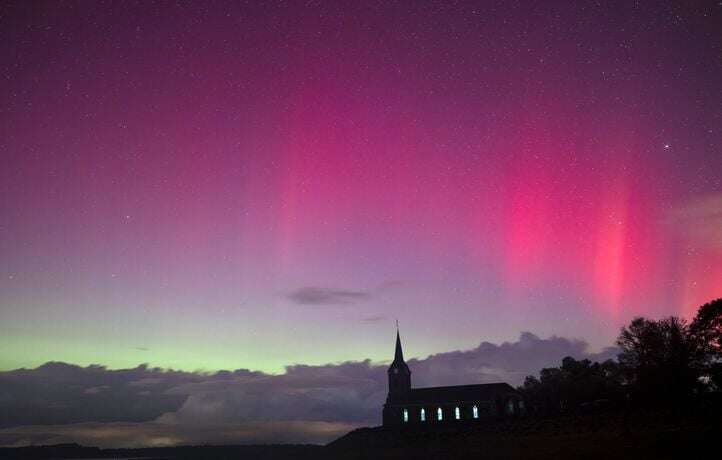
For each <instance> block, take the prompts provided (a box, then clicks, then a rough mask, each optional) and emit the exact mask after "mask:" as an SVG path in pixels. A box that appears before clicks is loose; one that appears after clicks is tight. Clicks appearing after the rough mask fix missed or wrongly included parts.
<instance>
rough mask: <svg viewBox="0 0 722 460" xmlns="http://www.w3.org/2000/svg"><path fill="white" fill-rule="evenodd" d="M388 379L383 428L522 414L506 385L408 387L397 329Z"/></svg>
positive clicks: (518, 400)
mask: <svg viewBox="0 0 722 460" xmlns="http://www.w3.org/2000/svg"><path fill="white" fill-rule="evenodd" d="M388 378H389V394H388V397H387V398H386V404H384V410H383V424H384V426H403V425H418V424H432V423H452V422H453V423H460V422H475V421H481V420H490V419H500V418H510V417H516V416H519V415H522V414H523V413H524V401H523V400H522V397H521V394H520V393H519V392H518V391H517V390H515V389H514V388H513V387H512V386H511V385H509V384H508V383H485V384H476V385H458V386H446V387H430V388H411V370H410V369H409V366H408V365H407V364H406V362H405V361H404V353H403V350H402V349H401V337H400V336H399V331H398V328H397V330H396V352H395V354H394V361H393V362H392V363H391V365H390V366H389V369H388Z"/></svg>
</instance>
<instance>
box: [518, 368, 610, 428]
mask: <svg viewBox="0 0 722 460" xmlns="http://www.w3.org/2000/svg"><path fill="white" fill-rule="evenodd" d="M621 384H622V381H621V373H620V372H619V365H618V364H617V363H616V362H614V361H611V360H608V361H605V362H603V363H601V364H600V363H597V362H595V363H592V362H591V361H589V360H588V359H583V360H581V361H577V360H575V359H574V358H571V357H566V358H564V359H563V360H562V364H561V366H560V367H551V368H544V369H542V370H541V372H540V373H539V378H538V379H537V378H536V377H533V376H528V377H527V378H526V380H525V381H524V385H523V386H522V387H521V388H520V391H521V392H522V393H523V394H524V396H525V399H526V401H527V403H528V404H529V405H530V406H531V408H532V410H534V411H536V412H537V413H539V414H542V415H550V414H557V413H560V412H570V411H575V410H577V409H579V408H580V407H581V406H582V405H583V404H585V403H592V402H594V401H598V400H618V399H621V395H622V391H621Z"/></svg>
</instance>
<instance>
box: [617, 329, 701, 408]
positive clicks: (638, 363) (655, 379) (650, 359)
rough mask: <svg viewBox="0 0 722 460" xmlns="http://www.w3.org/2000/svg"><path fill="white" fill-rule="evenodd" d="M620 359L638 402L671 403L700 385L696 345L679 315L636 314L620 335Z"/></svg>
mask: <svg viewBox="0 0 722 460" xmlns="http://www.w3.org/2000/svg"><path fill="white" fill-rule="evenodd" d="M617 345H618V346H619V347H620V348H621V353H619V356H618V359H619V364H620V366H621V369H622V373H623V375H624V377H625V381H626V382H625V383H626V384H627V386H628V389H629V390H630V394H631V396H632V397H633V398H634V399H635V400H637V401H639V402H645V401H648V402H655V403H657V404H658V403H659V402H660V401H664V403H665V404H666V403H671V402H675V401H679V400H681V399H683V398H686V397H688V396H690V395H691V394H692V393H693V392H694V391H695V390H697V389H698V387H699V381H698V377H699V372H698V369H697V366H695V358H696V356H697V352H696V347H695V345H694V343H693V342H692V341H691V340H690V335H689V328H688V326H687V324H686V322H685V321H684V320H682V319H680V318H676V317H673V316H671V317H669V318H664V319H661V320H659V321H654V320H648V319H645V318H635V319H634V320H632V322H631V323H630V324H629V326H628V327H624V328H622V331H621V334H620V335H619V338H618V339H617Z"/></svg>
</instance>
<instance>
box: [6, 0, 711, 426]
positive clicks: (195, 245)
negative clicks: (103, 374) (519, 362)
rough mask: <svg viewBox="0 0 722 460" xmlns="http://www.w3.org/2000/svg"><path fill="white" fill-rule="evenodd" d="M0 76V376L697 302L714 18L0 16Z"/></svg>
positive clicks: (238, 9)
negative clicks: (57, 366) (56, 364)
mask: <svg viewBox="0 0 722 460" xmlns="http://www.w3.org/2000/svg"><path fill="white" fill-rule="evenodd" d="M0 88H1V89H0V159H1V162H0V370H4V371H7V370H11V369H16V368H20V367H27V368H33V367H36V366H38V365H40V364H42V363H45V362H47V361H62V362H65V363H69V364H74V365H81V366H87V365H89V364H100V365H103V366H107V367H108V368H111V369H119V368H132V367H135V366H137V365H139V364H141V363H149V364H150V365H151V366H159V367H162V368H174V369H179V370H183V371H194V370H205V371H217V370H221V369H238V368H245V369H250V370H252V371H262V372H265V373H276V374H278V373H282V372H284V366H286V365H291V364H296V363H301V364H315V365H321V364H326V363H339V362H342V361H361V360H363V359H366V358H369V359H371V360H372V362H381V361H384V360H389V359H390V358H391V357H392V356H391V355H392V351H393V340H394V334H395V326H394V320H395V319H396V318H398V320H399V323H400V325H401V330H402V335H403V338H404V345H405V352H406V354H407V356H411V357H417V358H423V357H426V356H427V355H429V354H432V353H439V352H445V351H452V350H470V349H474V348H475V347H477V346H478V345H479V343H480V342H482V341H489V342H491V343H501V342H504V341H509V342H510V343H511V342H514V341H517V340H520V341H523V340H524V337H527V338H529V337H528V336H522V337H521V339H520V333H521V332H522V331H530V332H532V333H534V334H536V336H537V338H538V337H550V336H552V335H557V336H560V337H568V338H570V339H583V340H584V341H586V342H587V343H588V344H589V350H590V352H594V351H598V350H601V349H602V348H604V347H606V346H609V345H612V344H613V343H614V339H615V337H616V336H617V334H618V332H619V328H620V326H622V325H623V324H625V323H626V322H628V321H629V320H630V319H631V318H632V317H634V316H638V315H644V316H648V317H652V318H658V317H661V316H665V315H679V316H683V317H687V318H689V317H690V316H691V315H692V314H693V313H694V311H695V310H696V307H697V306H699V305H700V304H702V303H704V302H706V301H709V300H711V299H713V298H716V297H719V296H720V294H721V293H722V292H721V291H722V3H720V2H719V1H710V2H702V1H690V2H664V1H649V2H632V1H620V2H585V1H579V2H568V3H567V2H547V1H539V2H534V1H521V2H516V1H508V0H504V1H499V2H492V1H488V2H357V1H349V2H313V1H311V2H260V1H250V2H214V1H207V2H181V3H180V4H176V3H175V2H146V1H142V2H103V1H97V2H41V1H33V2H29V1H18V2H4V3H3V4H2V6H0ZM532 337H534V336H532ZM539 340H542V339H539ZM514 343H516V342H514ZM189 375H194V374H189ZM462 383H463V382H462ZM379 413H380V409H379Z"/></svg>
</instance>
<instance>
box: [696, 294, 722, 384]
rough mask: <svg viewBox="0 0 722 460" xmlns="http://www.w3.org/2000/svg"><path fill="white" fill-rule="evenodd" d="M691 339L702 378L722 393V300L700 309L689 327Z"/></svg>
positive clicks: (707, 304)
mask: <svg viewBox="0 0 722 460" xmlns="http://www.w3.org/2000/svg"><path fill="white" fill-rule="evenodd" d="M689 338H690V340H691V341H692V343H693V346H694V347H695V352H696V355H695V358H696V359H695V365H696V367H697V369H698V372H699V374H700V377H701V378H702V379H703V380H705V381H707V382H709V384H710V385H711V386H712V388H713V389H714V390H717V391H722V299H717V300H713V301H712V302H709V303H706V304H704V305H702V306H701V307H699V310H698V311H697V315H696V316H695V318H694V319H693V320H692V323H691V324H690V326H689Z"/></svg>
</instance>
